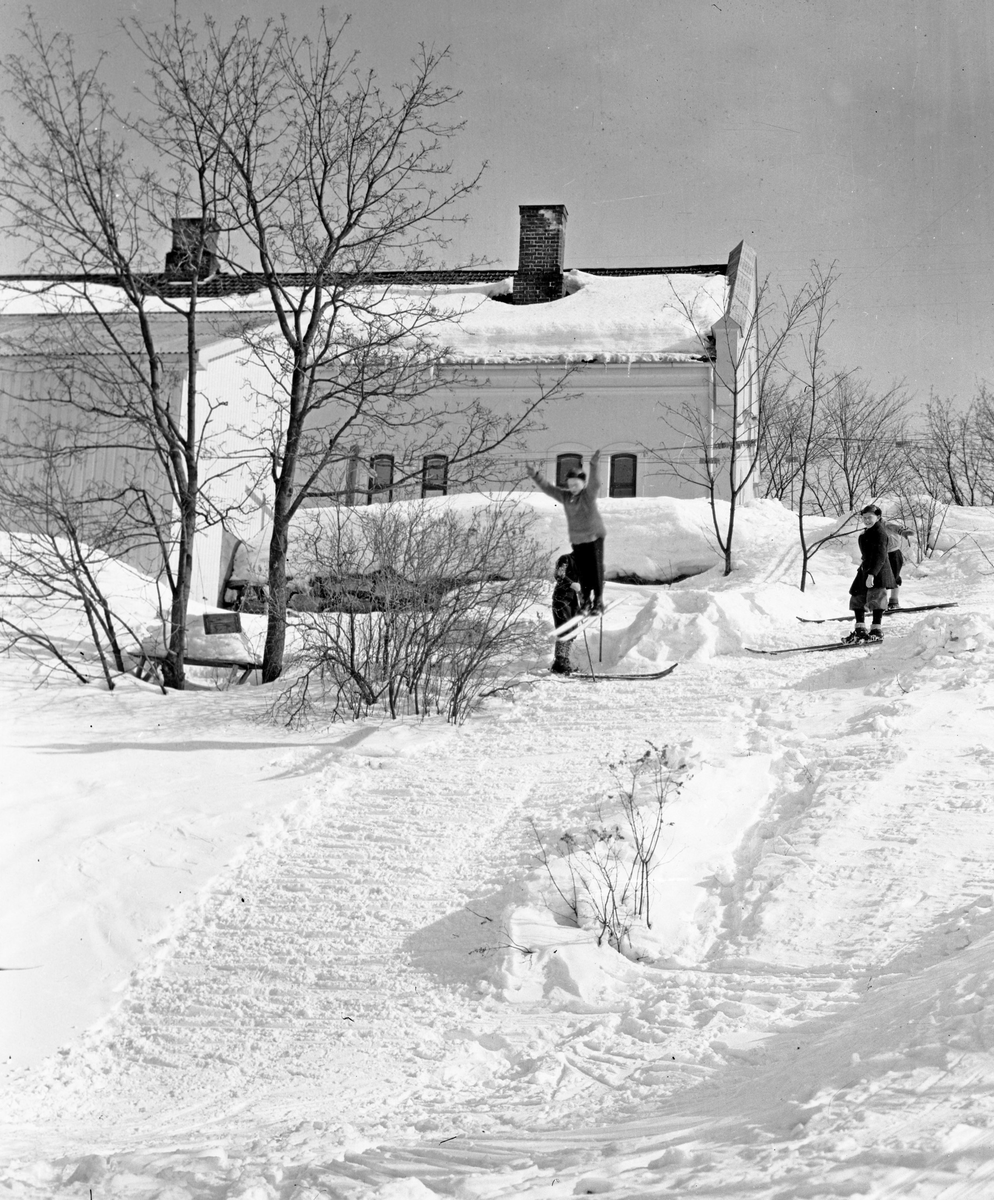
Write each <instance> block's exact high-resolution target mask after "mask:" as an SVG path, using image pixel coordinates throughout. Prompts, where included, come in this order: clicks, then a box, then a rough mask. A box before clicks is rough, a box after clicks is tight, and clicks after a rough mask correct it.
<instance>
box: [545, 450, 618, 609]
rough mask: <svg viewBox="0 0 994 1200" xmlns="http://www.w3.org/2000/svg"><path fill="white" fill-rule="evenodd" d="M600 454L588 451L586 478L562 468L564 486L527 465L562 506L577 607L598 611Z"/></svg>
mask: <svg viewBox="0 0 994 1200" xmlns="http://www.w3.org/2000/svg"><path fill="white" fill-rule="evenodd" d="M600 458H601V452H600V450H595V451H594V452H593V454H591V456H590V478H589V479H588V478H587V473H586V472H585V471H582V470H580V468H579V467H571V468H570V469H569V471H567V472H566V486H565V487H564V488H560V487H555V486H554V485H553V484H551V483H549V482H548V480H546V479H545V478H544V477H543V476H542V475H541V473H540V472H538V471H536V470H535V469H534V468H533V467H530V466H529V467H528V474H529V476H530V478H531V479H532V480H533V482H534V483H535V486H536V487H538V488H541V490H542V491H543V492H545V494H546V495H547V496H551V497H552V499H553V500H558V501H559V503H560V504H561V505H562V506H563V509H564V511H565V513H566V528H567V529H568V531H569V540H570V544H571V545H572V547H573V563H574V565H575V567H576V573H577V575H578V577H579V580H580V611H581V612H591V613H598V612H602V611H603V608H604V599H603V597H604V538H605V536H606V533H607V531H606V530H605V528H604V522H603V521H602V520H601V515H600V513H599V512H598V511H597V493H598V491H599V490H600V474H599V473H598V465H599V463H600Z"/></svg>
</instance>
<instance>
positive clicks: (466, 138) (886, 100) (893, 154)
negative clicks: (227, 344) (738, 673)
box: [0, 0, 994, 402]
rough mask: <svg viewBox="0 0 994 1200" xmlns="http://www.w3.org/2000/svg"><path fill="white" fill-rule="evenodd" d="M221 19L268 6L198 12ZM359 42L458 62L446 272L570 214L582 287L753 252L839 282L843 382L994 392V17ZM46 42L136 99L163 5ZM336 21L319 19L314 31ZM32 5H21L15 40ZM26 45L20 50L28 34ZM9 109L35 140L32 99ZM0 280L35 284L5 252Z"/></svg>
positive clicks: (940, 15)
mask: <svg viewBox="0 0 994 1200" xmlns="http://www.w3.org/2000/svg"><path fill="white" fill-rule="evenodd" d="M179 7H180V11H181V12H182V13H183V14H184V15H186V16H188V17H190V18H191V19H193V20H194V21H199V20H200V19H201V18H202V16H203V14H204V12H206V11H211V12H213V14H214V15H215V17H216V18H217V19H218V20H219V22H221V23H222V25H223V24H224V23H226V22H228V21H230V20H233V19H234V18H235V17H237V16H238V15H241V14H243V13H244V14H246V15H248V16H250V17H251V18H252V19H253V20H255V19H258V20H259V21H260V23H261V22H262V21H263V20H264V19H265V18H266V17H267V16H268V15H270V13H272V12H273V11H274V9H273V8H272V6H271V5H269V4H268V3H263V2H262V0H214V2H213V3H212V4H210V5H205V4H204V3H203V2H202V0H180V5H179ZM325 7H326V10H327V12H328V15H329V18H330V20H331V23H332V24H335V23H337V21H338V20H339V19H341V18H343V17H344V16H346V15H347V14H351V17H352V20H351V22H350V25H349V29H348V33H347V35H346V40H347V42H348V43H349V44H350V45H353V46H354V47H355V48H356V49H357V50H358V51H359V52H360V54H361V60H362V63H363V64H364V65H365V66H367V67H370V68H373V69H375V70H376V71H377V73H378V74H379V75H380V76H381V78H383V79H384V80H385V81H389V80H394V79H400V78H404V77H405V76H406V74H407V72H408V63H409V60H410V58H411V56H412V55H413V54H414V53H415V52H416V51H417V47H418V44H419V43H421V42H425V43H426V44H428V45H431V46H434V47H436V48H442V47H446V46H447V47H450V49H451V58H450V59H449V61H448V63H447V64H446V67H445V68H444V72H443V77H444V80H445V82H447V83H449V84H451V85H452V86H454V87H456V88H458V89H459V90H460V91H461V96H460V98H459V100H458V101H457V108H458V111H459V114H460V116H461V117H462V118H463V119H464V120H465V123H466V124H465V129H464V131H463V132H462V133H461V134H460V136H459V139H458V142H457V144H456V146H455V148H454V169H455V170H456V171H457V172H459V173H461V174H464V175H470V174H472V173H473V171H474V170H475V169H476V168H477V167H478V166H479V165H480V164H481V163H483V162H486V163H487V169H486V171H485V173H484V176H483V179H482V181H481V185H480V187H479V189H478V191H477V192H476V193H475V195H474V196H472V197H471V199H470V201H469V203H468V214H469V217H470V221H469V223H468V225H467V226H465V227H464V228H458V229H457V230H456V231H455V232H454V236H453V241H452V244H451V246H450V247H449V250H448V261H449V262H450V263H451V264H453V265H456V264H458V263H460V262H463V261H465V260H466V259H468V258H469V257H470V256H475V257H477V258H484V259H486V260H489V261H490V262H492V263H493V264H495V265H498V266H505V265H506V266H509V267H513V266H514V264H515V261H516V258H517V232H518V217H517V206H518V205H519V204H557V203H561V204H565V205H566V207H567V209H568V212H569V220H568V225H567V234H566V265H567V266H568V267H611V266H619V267H620V266H667V265H682V264H686V263H692V262H695V261H697V262H722V261H724V260H725V259H726V258H727V255H728V252H729V251H730V250H731V249H732V247H733V246H735V245H736V244H737V243H738V242H739V241H741V240H743V239H744V240H746V241H747V242H748V243H750V244H751V245H752V246H754V247H755V249H756V251H757V253H758V257H759V266H760V274H761V275H769V277H770V281H771V284H772V285H773V286H774V287H777V288H783V289H784V290H785V291H786V292H787V293H788V294H790V293H793V292H796V290H797V289H798V288H799V287H801V286H802V284H803V283H804V282H805V280H806V279H807V278H808V276H809V272H810V269H811V264H812V263H813V262H817V263H818V264H820V265H821V266H822V267H823V268H827V267H828V266H829V265H830V264H833V263H834V265H835V269H836V270H837V272H838V275H839V283H838V285H837V287H836V289H835V293H834V296H835V300H836V301H837V309H836V311H835V317H834V325H833V327H832V329H831V331H830V335H829V342H828V346H829V353H830V356H831V360H832V364H833V365H835V366H837V367H838V368H840V369H853V368H859V369H861V370H862V371H863V372H864V373H865V375H866V377H867V378H868V379H869V380H870V381H871V383H872V385H873V386H874V387H875V388H876V389H878V390H881V391H882V390H884V389H885V388H886V387H888V386H889V385H890V384H891V383H892V382H894V381H904V382H905V384H906V386H907V388H908V391H909V392H910V393H911V394H912V396H913V397H915V398H917V399H918V400H919V401H924V400H925V399H926V398H927V396H928V394H929V392H930V391H931V390H932V389H935V390H936V391H937V392H939V393H940V394H942V395H945V396H955V397H959V399H960V400H961V401H962V402H965V401H966V400H967V399H968V398H969V397H970V396H971V395H972V394H973V393H974V391H975V389H976V387H977V385H978V383H980V382H981V381H984V380H989V381H991V382H994V343H992V341H991V339H990V337H989V336H988V325H989V324H990V321H991V317H992V315H994V269H992V268H994V222H992V217H994V205H992V200H991V195H992V189H994V162H992V161H991V156H990V145H989V143H990V140H991V136H992V135H991V130H992V129H994V87H992V79H991V67H990V62H991V58H992V53H991V52H992V49H994V47H992V45H991V40H992V33H994V17H992V16H991V15H990V5H989V3H988V0H874V3H873V4H865V3H861V2H860V0H812V2H808V0H714V2H708V0H697V2H696V3H694V4H686V3H683V2H681V3H674V2H671V0H620V2H618V0H544V2H543V3H542V4H541V5H538V4H535V3H534V0H490V2H489V3H486V4H483V3H466V0H356V3H355V4H354V6H352V7H350V6H348V5H341V4H328V5H326V6H325ZM33 8H34V10H35V12H36V14H37V15H38V17H39V19H40V21H41V23H42V25H43V26H44V27H46V28H48V29H51V30H53V31H54V30H55V29H64V30H65V31H67V32H70V33H72V34H73V35H74V36H75V37H76V39H77V41H78V44H79V49H80V53H81V55H84V56H85V55H93V54H96V53H99V52H100V51H103V52H105V54H106V60H105V70H106V78H107V81H108V83H109V84H110V85H111V86H112V88H113V89H114V90H115V91H116V92H117V93H118V94H126V93H127V92H128V91H129V90H130V89H131V88H132V87H133V86H134V85H135V84H136V83H138V82H140V80H139V78H138V77H137V75H136V64H135V61H134V55H133V52H129V49H128V47H127V43H126V41H125V39H124V37H123V35H122V34H121V33H120V31H119V29H118V23H119V22H120V21H121V20H122V19H126V18H128V17H132V16H134V17H137V18H139V19H140V20H142V21H143V22H145V23H148V24H152V25H154V24H156V23H158V22H159V21H161V20H162V19H164V16H165V12H164V8H165V6H164V5H163V4H162V3H161V2H160V3H152V2H151V0H133V2H131V3H129V2H128V0H100V3H99V4H97V3H94V0H81V2H79V3H76V4H73V5H67V4H66V3H65V0H35V2H34V4H33ZM319 8H320V5H319V4H318V3H312V2H311V0H297V2H296V3H295V4H294V5H293V7H292V22H293V23H294V25H295V26H296V27H297V28H298V29H300V30H301V31H304V30H305V29H306V28H307V27H308V26H313V24H314V22H315V21H316V19H317V15H318V12H319ZM24 11H25V6H24V4H23V3H22V0H0V19H2V21H3V29H4V30H7V31H13V30H16V28H17V27H18V26H19V25H20V24H21V23H22V19H23V16H24ZM4 44H5V46H7V47H8V48H9V49H16V37H15V36H14V35H13V33H8V34H7V35H6V37H5V38H4ZM2 110H3V113H4V116H5V119H6V120H7V121H8V127H9V128H11V129H16V128H17V122H16V113H15V110H14V108H13V104H12V100H11V98H10V97H5V98H4V99H3V103H2ZM0 269H2V270H6V271H13V270H18V269H20V267H19V263H18V262H17V259H16V257H15V256H14V255H12V254H11V252H10V248H9V247H7V248H6V249H2V248H0Z"/></svg>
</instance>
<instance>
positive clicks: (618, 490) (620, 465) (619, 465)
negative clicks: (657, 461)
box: [608, 454, 636, 498]
mask: <svg viewBox="0 0 994 1200" xmlns="http://www.w3.org/2000/svg"><path fill="white" fill-rule="evenodd" d="M635 483H636V458H635V455H634V454H612V455H611V484H610V488H609V490H608V495H609V496H617V497H619V498H624V497H627V496H634V495H635Z"/></svg>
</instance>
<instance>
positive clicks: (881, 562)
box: [842, 504, 894, 645]
mask: <svg viewBox="0 0 994 1200" xmlns="http://www.w3.org/2000/svg"><path fill="white" fill-rule="evenodd" d="M859 515H860V518H861V520H862V522H863V525H864V526H865V528H864V530H863V532H862V533H861V534H860V535H859V553H860V564H859V570H858V571H857V572H856V576H855V578H854V579H853V581H852V586H851V587H850V588H849V607H850V608H851V609H852V611H853V614H854V616H855V617H856V625H855V628H854V629H853V631H852V633H850V634H849V636H848V637H844V638H843V639H842V640H843V641H844V642H846V643H848V644H849V645H854V644H855V643H857V642H882V641H883V640H884V631H883V629H882V627H881V623H882V621H883V615H884V607H885V606H886V604H887V593H888V591H889V590H890V589H891V588H893V586H894V576H893V573H892V572H891V567H890V559H889V558H888V555H887V531H886V530H885V529H884V526H883V522H882V521H881V519H880V518H881V516H882V515H883V514H882V513H881V512H880V509H879V508H877V507H876V506H875V505H873V504H868V505H867V506H866V508H864V509H863V511H862V512H861V513H860V514H859ZM868 608H869V609H872V610H873V624H872V625H871V626H870V632H869V633H867V631H866V610H867V609H868Z"/></svg>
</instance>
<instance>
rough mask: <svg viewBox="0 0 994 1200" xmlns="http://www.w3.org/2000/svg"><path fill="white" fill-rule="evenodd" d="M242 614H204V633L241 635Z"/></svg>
mask: <svg viewBox="0 0 994 1200" xmlns="http://www.w3.org/2000/svg"><path fill="white" fill-rule="evenodd" d="M241 631H242V614H241V613H236V612H224V613H204V633H206V634H212V633H241Z"/></svg>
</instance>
